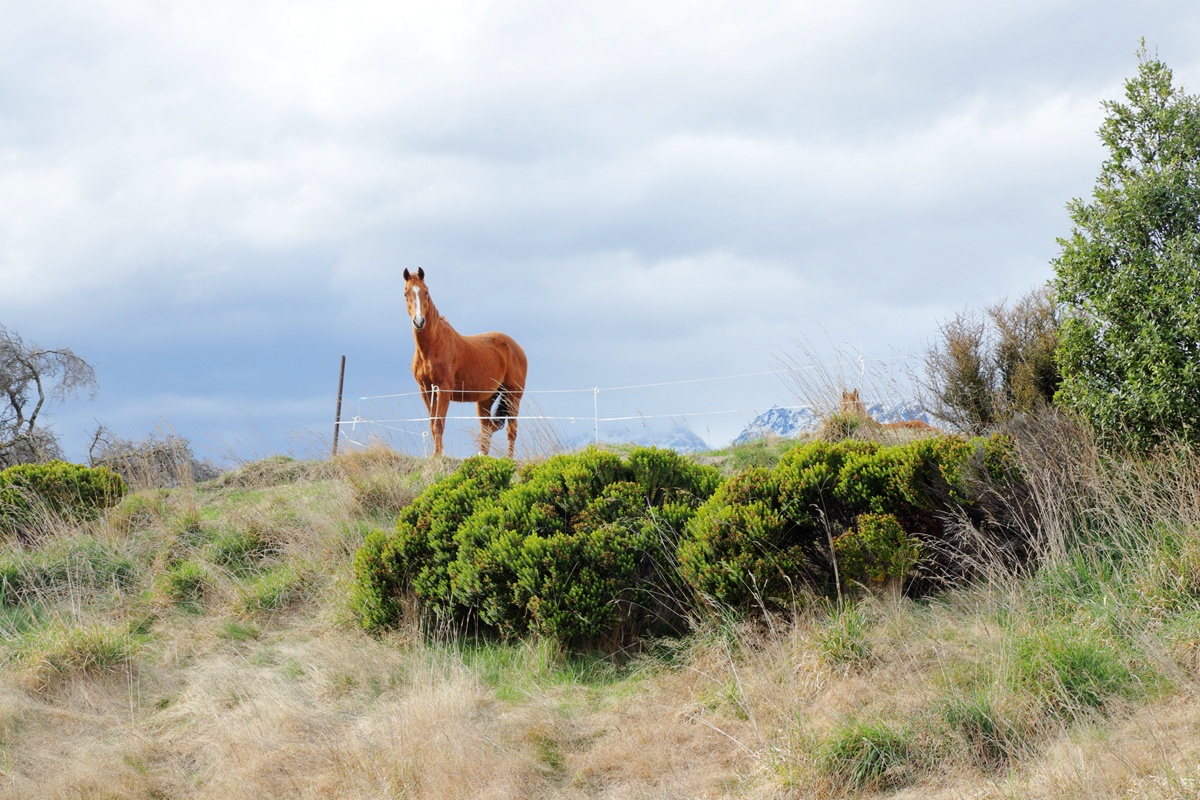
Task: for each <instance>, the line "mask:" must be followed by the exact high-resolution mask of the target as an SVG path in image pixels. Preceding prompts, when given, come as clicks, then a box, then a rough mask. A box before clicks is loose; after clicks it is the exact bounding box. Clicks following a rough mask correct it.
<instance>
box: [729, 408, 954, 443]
mask: <svg viewBox="0 0 1200 800" xmlns="http://www.w3.org/2000/svg"><path fill="white" fill-rule="evenodd" d="M867 413H868V414H870V415H871V418H872V419H874V420H876V421H877V422H903V421H905V420H913V419H919V420H921V421H923V422H928V423H930V424H931V425H932V424H933V422H932V420H930V419H929V416H928V415H927V414H926V413H925V412H924V411H922V410H921V407H920V406H918V405H917V404H916V403H913V402H901V403H894V404H891V405H888V404H885V403H871V404H870V405H868V406H867ZM819 427H821V415H820V414H818V413H817V412H816V411H814V410H813V409H811V408H808V407H807V406H800V407H780V406H775V407H773V408H770V409H768V410H767V411H764V412H763V413H762V414H759V415H758V416H757V417H755V418H754V420H753V421H752V422H751V423H750V424H749V425H747V426H746V427H745V428H743V429H742V432H741V433H739V434H738V435H737V437H736V438H735V439H734V440H733V443H734V444H745V443H746V442H749V441H752V440H754V439H761V438H762V437H764V436H779V437H782V438H784V439H791V438H794V437H796V436H799V435H800V434H802V433H810V432H812V431H815V430H816V429H817V428H819Z"/></svg>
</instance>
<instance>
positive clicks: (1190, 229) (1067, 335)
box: [1053, 43, 1200, 449]
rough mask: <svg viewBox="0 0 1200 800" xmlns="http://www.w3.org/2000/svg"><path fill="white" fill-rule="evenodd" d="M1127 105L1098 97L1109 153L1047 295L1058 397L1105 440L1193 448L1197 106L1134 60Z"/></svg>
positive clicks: (1077, 212)
mask: <svg viewBox="0 0 1200 800" xmlns="http://www.w3.org/2000/svg"><path fill="white" fill-rule="evenodd" d="M1138 62H1139V63H1138V74H1137V77H1135V78H1132V79H1130V80H1128V81H1126V83H1125V102H1118V101H1107V102H1105V103H1104V108H1105V110H1106V111H1107V116H1106V118H1105V120H1104V123H1103V124H1102V125H1101V127H1100V138H1101V140H1102V141H1103V142H1104V145H1105V147H1106V148H1107V149H1108V152H1109V156H1108V159H1107V160H1106V161H1105V162H1104V164H1103V165H1102V166H1101V169H1100V176H1099V178H1098V179H1097V181H1096V186H1095V189H1094V190H1093V192H1092V199H1091V202H1084V201H1083V200H1081V199H1078V198H1077V199H1075V200H1072V201H1071V202H1070V203H1069V204H1068V206H1067V208H1068V211H1069V212H1070V215H1071V220H1072V223H1073V227H1072V231H1071V235H1070V236H1069V237H1067V238H1064V239H1059V244H1060V246H1061V248H1062V252H1061V254H1060V255H1059V256H1058V258H1056V259H1055V260H1054V262H1053V265H1054V269H1055V273H1056V278H1055V281H1054V287H1055V290H1056V293H1057V297H1058V300H1059V302H1060V303H1061V304H1062V305H1063V310H1064V312H1065V319H1064V322H1063V326H1062V329H1061V331H1060V332H1059V347H1058V360H1059V367H1060V369H1061V371H1062V385H1061V386H1060V388H1059V391H1058V394H1057V396H1056V399H1057V400H1058V402H1060V403H1061V404H1062V405H1063V406H1064V407H1066V408H1067V409H1068V410H1070V411H1073V412H1074V413H1076V414H1077V415H1078V416H1080V417H1081V418H1082V419H1084V420H1086V421H1088V422H1090V423H1091V424H1092V425H1093V426H1094V427H1095V429H1096V430H1097V432H1098V433H1099V434H1100V435H1101V436H1102V438H1103V439H1104V440H1105V441H1107V442H1109V443H1127V444H1130V445H1132V446H1133V447H1135V448H1137V449H1146V448H1150V447H1153V446H1154V445H1155V444H1157V443H1159V442H1162V441H1163V440H1164V439H1168V438H1174V437H1180V438H1183V439H1184V440H1187V441H1191V442H1197V441H1200V425H1198V423H1200V98H1197V96H1195V95H1189V94H1186V93H1185V92H1184V91H1183V89H1182V88H1181V87H1176V86H1174V85H1173V84H1172V73H1171V70H1170V69H1169V68H1168V67H1167V66H1166V64H1164V63H1163V62H1162V61H1160V60H1159V59H1158V58H1157V57H1151V56H1150V55H1148V54H1147V52H1146V50H1145V46H1144V43H1143V47H1142V49H1141V50H1140V51H1139V53H1138Z"/></svg>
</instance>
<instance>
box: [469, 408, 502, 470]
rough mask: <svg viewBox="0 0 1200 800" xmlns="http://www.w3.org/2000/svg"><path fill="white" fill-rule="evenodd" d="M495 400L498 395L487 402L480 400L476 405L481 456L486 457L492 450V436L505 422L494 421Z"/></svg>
mask: <svg viewBox="0 0 1200 800" xmlns="http://www.w3.org/2000/svg"><path fill="white" fill-rule="evenodd" d="M495 400H496V395H492V396H491V397H489V398H488V399H487V400H480V401H479V402H478V403H476V404H475V407H476V408H477V409H479V454H480V455H484V456H486V455H487V454H488V451H489V450H491V449H492V435H493V434H494V433H495V432H496V431H498V430H500V428H501V427H502V426H503V425H504V423H503V422H501V421H497V420H495V419H492V403H493V402H495ZM501 404H503V401H501Z"/></svg>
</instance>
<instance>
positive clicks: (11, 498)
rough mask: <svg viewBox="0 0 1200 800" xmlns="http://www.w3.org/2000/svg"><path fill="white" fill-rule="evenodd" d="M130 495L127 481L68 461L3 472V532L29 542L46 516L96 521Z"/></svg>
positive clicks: (0, 499) (0, 494) (0, 485)
mask: <svg viewBox="0 0 1200 800" xmlns="http://www.w3.org/2000/svg"><path fill="white" fill-rule="evenodd" d="M126 491H127V487H126V486H125V481H124V480H122V479H121V476H119V475H117V474H116V473H115V472H112V471H111V470H109V469H108V468H107V467H95V468H92V467H85V466H82V465H79V464H69V463H67V462H65V461H50V462H48V463H46V464H18V465H16V466H13V467H9V468H8V469H6V470H4V471H2V472H0V530H2V531H3V532H5V533H10V534H16V535H18V536H21V537H23V538H27V537H28V535H29V532H30V528H32V527H33V526H34V525H36V524H37V523H38V521H39V515H41V514H44V513H46V512H49V513H52V514H57V515H59V516H62V517H65V518H67V519H70V520H80V519H93V518H95V517H96V516H98V515H99V513H100V512H101V511H102V510H104V509H106V508H109V507H110V506H113V505H116V504H117V502H119V501H120V499H121V498H122V497H123V496H124V495H125V492H126Z"/></svg>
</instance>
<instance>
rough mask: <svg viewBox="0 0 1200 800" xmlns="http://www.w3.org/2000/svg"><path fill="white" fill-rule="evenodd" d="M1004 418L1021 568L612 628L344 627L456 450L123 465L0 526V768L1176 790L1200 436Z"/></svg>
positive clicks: (1188, 680)
mask: <svg viewBox="0 0 1200 800" xmlns="http://www.w3.org/2000/svg"><path fill="white" fill-rule="evenodd" d="M1014 435H1015V436H1016V437H1017V439H1018V442H1019V444H1020V447H1021V449H1020V453H1021V456H1022V469H1023V471H1024V473H1025V475H1026V476H1027V479H1028V482H1029V485H1030V487H1031V489H1032V491H1031V494H1030V496H1027V497H1023V498H1014V500H1013V502H1020V503H1021V504H1023V507H1022V513H1024V514H1025V518H1027V519H1028V520H1029V524H1030V537H1031V538H1032V539H1033V540H1034V541H1035V542H1036V545H1037V551H1038V554H1039V558H1038V560H1037V562H1036V564H1034V565H1032V566H1031V568H1030V569H1029V570H1028V571H1027V573H1026V574H1022V575H1019V576H1012V575H1008V574H1002V573H1000V572H993V573H990V574H989V573H988V572H987V571H986V570H985V571H984V573H983V577H982V578H981V579H980V580H979V581H978V582H976V583H974V584H973V585H971V586H964V587H961V588H958V589H955V590H953V591H949V592H944V593H941V594H938V595H936V596H933V597H930V598H925V599H923V600H920V601H914V600H909V599H904V598H901V597H898V596H896V595H894V594H889V593H886V592H884V593H879V592H876V593H862V594H861V595H860V596H857V597H856V598H854V599H852V600H850V601H848V602H847V603H845V604H844V605H843V606H841V607H838V605H837V604H836V603H833V602H827V601H823V600H819V599H816V598H800V599H798V601H797V608H796V609H794V610H793V611H792V612H791V613H786V614H781V615H778V616H773V617H770V618H763V617H738V616H735V615H732V614H721V613H718V612H713V613H712V614H709V615H705V616H701V617H698V618H696V619H695V620H694V621H693V624H692V631H691V633H689V634H687V635H686V636H683V637H681V638H674V639H663V640H656V641H652V642H650V643H648V644H647V645H646V646H645V647H644V648H641V649H640V650H638V651H637V652H632V653H625V654H618V655H605V654H602V653H592V654H585V655H570V654H563V653H561V652H558V651H556V650H555V649H554V648H553V647H552V646H550V645H548V644H547V643H545V642H542V641H537V640H524V641H519V642H513V643H497V642H494V641H483V640H475V639H471V638H467V639H466V640H464V639H463V637H456V636H453V635H452V632H448V631H418V630H417V629H416V628H415V627H413V626H411V625H410V626H407V627H403V628H401V629H400V630H398V631H392V632H387V633H385V634H383V635H381V636H372V635H368V634H366V633H363V632H362V631H361V630H360V628H359V625H358V622H357V620H356V619H355V618H354V615H353V611H352V608H351V604H350V595H351V591H350V588H351V587H350V584H351V582H352V562H353V557H354V554H355V552H356V551H357V549H358V547H359V546H360V544H361V543H362V542H363V540H364V538H365V537H366V536H367V534H368V533H369V532H370V531H371V530H373V529H376V528H382V529H390V528H391V527H392V526H393V525H394V522H395V518H396V515H397V513H398V512H399V510H400V509H402V508H403V507H405V506H406V505H407V504H408V503H409V502H410V501H411V500H412V499H413V498H414V497H416V496H417V495H418V494H419V493H420V492H421V491H422V489H423V488H424V487H426V486H427V485H429V484H430V483H431V482H433V481H434V480H436V479H437V478H438V477H439V476H441V475H443V474H446V473H448V472H449V471H451V470H452V469H454V467H455V464H454V463H452V462H448V461H447V462H433V461H427V460H418V459H412V458H408V457H404V456H400V455H397V454H395V453H392V452H390V451H387V450H383V449H379V450H373V451H368V452H363V453H354V454H349V455H344V456H341V457H339V458H338V459H337V460H335V461H331V462H295V461H290V460H287V459H283V458H275V459H267V460H265V461H260V462H256V463H252V464H247V465H244V466H243V467H241V468H240V469H238V470H236V471H234V472H231V473H227V474H225V475H223V476H221V477H220V478H219V479H217V480H214V481H209V482H206V483H202V484H196V485H188V486H184V487H182V488H177V489H172V490H158V489H141V490H137V491H134V492H133V493H131V494H130V495H129V496H127V497H126V498H125V499H124V501H123V502H122V503H121V504H120V505H119V506H117V507H115V508H113V509H111V510H109V511H108V512H107V513H106V514H105V515H104V516H103V517H101V518H100V519H98V520H95V521H91V522H86V523H80V524H75V525H68V524H65V523H61V524H58V525H57V526H56V525H54V524H49V525H43V526H42V527H43V528H47V530H45V531H44V532H43V534H42V536H41V538H40V539H38V540H37V541H34V542H31V543H28V544H18V543H9V545H8V548H7V550H6V551H5V552H4V553H3V555H0V576H2V577H3V602H2V603H0V658H2V659H3V674H2V676H0V796H3V797H13V798H27V797H46V798H58V797H62V798H67V797H71V798H80V797H89V798H90V797H96V798H100V797H106V798H107V797H113V798H241V797H245V798H263V797H314V798H316V797H321V798H326V797H345V798H363V797H379V798H396V797H414V798H415V797H430V798H459V797H463V798H465V797H497V798H504V797H514V798H516V797H546V798H550V797H555V798H557V797H567V798H570V797H579V798H585V797H589V798H591V797H596V798H600V797H610V798H628V797H655V798H675V797H679V798H692V797H749V798H777V797H779V798H782V797H818V798H820V797H830V798H832V797H843V796H862V797H871V796H878V795H885V796H895V797H913V798H917V797H921V798H925V797H935V798H936V797H946V798H959V797H996V798H1001V797H1043V798H1100V797H1105V798H1107V797H1113V798H1117V797H1119V798H1141V797H1146V798H1150V797H1168V798H1171V797H1180V798H1183V797H1189V798H1191V797H1196V796H1197V795H1198V794H1200V700H1198V699H1197V691H1196V690H1197V687H1198V684H1197V681H1196V677H1197V675H1198V674H1200V537H1197V531H1198V530H1200V525H1198V523H1200V500H1198V498H1200V460H1198V459H1197V457H1196V456H1194V455H1193V454H1192V453H1191V452H1190V451H1186V450H1178V451H1173V452H1169V453H1166V454H1164V455H1163V456H1161V457H1159V458H1158V459H1156V460H1151V461H1141V460H1139V461H1134V460H1131V459H1119V458H1116V459H1114V458H1108V457H1105V456H1103V455H1102V454H1101V453H1099V452H1098V451H1096V450H1095V448H1093V447H1092V446H1091V444H1090V443H1089V441H1088V440H1087V439H1086V437H1084V436H1082V435H1081V434H1080V433H1079V432H1078V431H1075V430H1073V429H1071V428H1069V427H1068V426H1065V425H1062V424H1061V423H1059V422H1057V421H1054V420H1050V421H1042V422H1040V423H1038V424H1030V425H1025V426H1024V427H1023V428H1020V429H1017V430H1015V432H1014ZM704 458H705V459H706V460H708V461H710V462H716V463H720V464H721V466H722V469H724V470H726V471H727V472H734V471H738V470H740V469H743V468H745V467H746V466H752V465H753V466H769V465H770V464H771V463H773V461H774V460H777V459H778V458H779V449H778V448H773V447H765V446H762V445H756V446H753V447H750V448H745V449H739V450H736V451H731V452H726V453H719V454H709V455H708V456H705V457H704ZM985 566H986V565H985Z"/></svg>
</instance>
